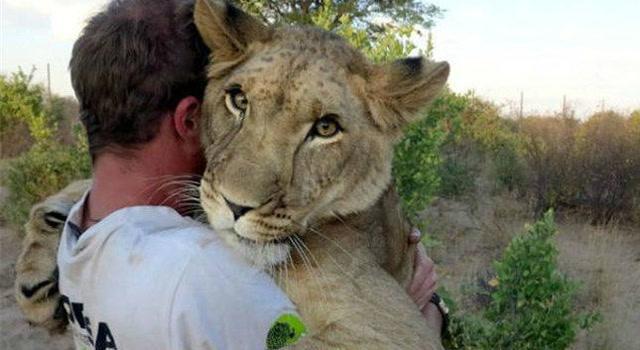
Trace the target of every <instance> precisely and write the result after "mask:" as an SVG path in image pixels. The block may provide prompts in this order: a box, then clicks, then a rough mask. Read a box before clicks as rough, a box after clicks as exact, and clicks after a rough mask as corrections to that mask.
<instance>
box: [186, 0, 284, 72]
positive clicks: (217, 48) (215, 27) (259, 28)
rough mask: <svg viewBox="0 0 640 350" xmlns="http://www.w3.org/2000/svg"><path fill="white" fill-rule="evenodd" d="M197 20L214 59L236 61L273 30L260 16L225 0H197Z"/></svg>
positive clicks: (195, 15)
mask: <svg viewBox="0 0 640 350" xmlns="http://www.w3.org/2000/svg"><path fill="white" fill-rule="evenodd" d="M194 20H195V23H196V27H197V28H198V32H200V36H201V37H202V39H203V41H204V42H205V44H206V45H207V46H208V47H209V48H210V49H211V52H212V55H213V60H214V62H215V61H222V62H227V61H233V60H235V59H236V58H238V57H240V56H241V55H242V54H243V53H244V52H245V51H246V49H247V47H248V46H249V44H251V43H252V42H256V41H262V40H266V39H267V38H268V37H269V36H270V33H271V29H270V28H269V27H267V26H266V25H264V24H263V23H262V22H260V21H259V20H258V19H256V18H254V17H252V16H251V15H249V14H247V13H245V12H244V11H242V10H240V9H239V8H237V7H235V6H234V5H233V4H231V3H229V2H227V1H223V0H197V1H196V5H195V10H194Z"/></svg>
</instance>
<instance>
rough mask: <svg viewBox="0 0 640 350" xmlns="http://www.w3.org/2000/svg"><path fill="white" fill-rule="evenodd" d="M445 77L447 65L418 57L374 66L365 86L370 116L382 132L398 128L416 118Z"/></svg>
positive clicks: (440, 86) (447, 74) (421, 115)
mask: <svg viewBox="0 0 640 350" xmlns="http://www.w3.org/2000/svg"><path fill="white" fill-rule="evenodd" d="M448 77H449V64H448V63H447V62H433V61H429V60H427V59H424V58H422V57H416V58H406V59H402V60H397V61H394V62H392V63H389V64H385V65H380V66H376V67H374V69H373V72H372V74H371V76H370V77H369V84H368V87H367V96H368V100H369V107H370V108H371V117H372V118H373V120H374V122H375V123H376V124H377V125H378V126H379V127H381V128H382V129H384V130H393V129H398V128H402V127H404V126H406V125H407V124H409V123H411V122H414V121H416V120H418V119H420V118H421V117H423V116H424V115H423V114H421V112H422V110H423V109H424V108H425V107H426V106H427V105H428V104H429V102H431V101H432V100H433V99H434V98H435V97H436V96H437V95H438V93H439V92H440V90H442V88H443V87H444V85H445V83H446V82H447V78H448Z"/></svg>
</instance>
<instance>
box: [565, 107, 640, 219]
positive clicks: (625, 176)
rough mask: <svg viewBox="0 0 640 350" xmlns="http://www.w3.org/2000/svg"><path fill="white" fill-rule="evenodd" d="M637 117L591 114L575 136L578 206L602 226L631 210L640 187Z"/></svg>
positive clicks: (639, 142) (639, 134)
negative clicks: (587, 211) (588, 212)
mask: <svg viewBox="0 0 640 350" xmlns="http://www.w3.org/2000/svg"><path fill="white" fill-rule="evenodd" d="M636 119H637V117H636V118H630V119H625V118H624V117H623V116H621V115H619V114H616V113H614V112H604V113H598V114H595V115H593V116H592V117H591V118H589V120H587V121H586V122H584V123H583V124H582V125H581V126H580V128H579V130H578V133H577V137H576V158H577V162H578V166H577V169H576V170H577V171H576V174H577V176H578V183H579V186H580V187H579V192H578V194H577V198H576V201H577V204H579V205H581V206H584V207H587V208H588V209H589V211H590V213H591V216H592V218H593V220H594V221H595V222H597V223H605V222H608V221H609V220H611V219H612V218H613V217H614V216H615V215H620V214H624V213H627V212H629V211H630V210H631V209H632V208H633V205H634V203H633V201H634V192H636V191H637V189H638V187H639V186H640V133H639V132H638V131H637V129H636V128H637V126H636V125H635V123H637V120H636Z"/></svg>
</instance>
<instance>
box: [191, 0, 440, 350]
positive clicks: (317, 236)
mask: <svg viewBox="0 0 640 350" xmlns="http://www.w3.org/2000/svg"><path fill="white" fill-rule="evenodd" d="M194 18H195V23H196V26H197V28H198V30H199V32H200V34H201V36H202V38H203V40H204V42H205V44H206V45H207V46H208V47H209V48H210V49H211V52H212V55H211V64H210V66H209V67H208V71H207V74H208V78H209V82H208V86H207V89H206V92H205V99H204V102H203V106H202V113H203V123H202V125H201V130H202V133H201V138H202V140H203V145H204V146H205V155H206V161H207V167H206V170H205V172H204V175H203V178H202V181H201V185H200V203H201V205H202V208H203V209H204V211H205V212H206V214H207V217H208V220H209V223H210V224H211V226H212V227H213V228H214V230H215V231H216V232H218V234H220V235H221V236H222V237H223V238H224V239H225V241H226V242H227V243H228V244H229V246H231V247H232V248H233V249H235V250H237V251H238V252H240V253H241V254H242V255H243V256H244V257H245V258H246V259H247V260H249V261H251V262H252V263H253V264H255V265H257V266H259V267H261V268H264V269H266V270H272V271H273V275H274V277H275V278H276V281H277V282H278V284H279V285H280V286H281V287H282V288H283V290H284V291H285V292H286V293H287V295H288V296H289V297H290V298H291V300H292V301H293V302H294V304H295V305H296V306H297V308H298V310H299V312H300V314H301V316H302V318H303V320H304V321H305V322H306V323H307V325H308V328H309V335H308V336H307V337H306V338H305V339H304V340H303V341H302V342H301V343H300V344H299V347H300V348H304V349H309V348H312V349H333V348H344V349H435V348H439V347H440V345H439V344H438V341H437V339H438V337H437V336H436V335H435V334H434V332H433V331H432V330H430V329H429V328H428V327H427V325H426V322H425V320H424V318H423V317H422V316H421V314H420V313H419V311H418V310H417V308H416V307H415V305H414V304H413V303H412V302H411V300H410V299H409V297H408V295H407V294H406V293H405V291H404V289H403V287H402V285H403V284H406V283H407V281H408V277H409V275H410V274H409V273H408V272H410V271H411V267H412V258H413V251H410V250H409V249H408V248H407V243H406V242H407V239H406V237H407V235H406V232H407V231H406V227H405V226H406V223H405V222H404V220H403V219H402V217H401V214H400V213H399V212H398V211H399V207H398V200H397V197H396V196H394V193H393V191H392V189H390V187H392V176H391V165H392V158H393V149H394V145H395V143H396V142H397V141H398V140H400V138H401V137H402V135H403V129H404V127H405V126H407V125H408V124H409V123H410V122H412V121H415V120H417V119H419V118H420V117H422V116H424V114H423V113H420V112H421V111H422V110H423V109H424V107H426V106H427V104H428V103H429V102H431V101H432V100H433V99H434V98H435V97H436V96H437V94H438V93H439V92H440V90H441V89H442V87H443V86H444V84H445V83H446V80H447V78H448V75H449V65H448V64H447V63H446V62H441V63H437V62H432V61H428V60H426V59H424V58H422V57H417V58H407V59H402V60H398V61H395V62H391V63H387V64H374V63H372V62H370V61H368V60H367V59H366V58H365V57H364V56H363V55H362V54H361V53H360V52H359V51H358V50H356V49H354V48H353V47H351V46H350V45H348V44H347V43H346V41H345V40H344V39H343V38H341V37H340V36H338V35H336V34H333V33H330V32H328V31H324V30H321V29H318V28H314V27H305V26H289V27H273V26H267V25H264V24H263V23H262V22H260V21H258V20H257V19H255V18H253V17H252V16H250V15H248V14H246V13H244V12H243V11H242V10H240V9H238V8H236V7H235V6H233V5H231V4H230V3H228V2H225V1H217V0H198V1H197V2H196V6H195V12H194ZM390 202H391V203H395V206H393V204H392V206H389V204H390ZM384 210H388V211H391V213H392V215H396V218H393V219H391V220H390V222H391V223H392V224H393V223H396V224H398V225H399V226H400V227H390V228H387V227H385V229H388V231H387V230H385V231H380V230H379V229H376V225H377V224H379V223H380V221H381V220H380V219H379V218H380V215H382V216H383V217H384V216H385V215H384V214H381V211H384ZM384 226H385V225H383V227H384ZM402 228H405V231H404V232H402ZM390 235H391V236H390ZM393 235H395V236H393ZM381 242H384V243H381ZM381 247H384V249H381ZM385 266H386V267H387V270H386V271H385V269H384V268H383V267H385ZM389 272H390V273H391V274H390V273H389ZM394 277H395V279H394ZM398 282H400V283H398Z"/></svg>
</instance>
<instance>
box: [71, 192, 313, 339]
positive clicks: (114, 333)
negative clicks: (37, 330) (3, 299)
mask: <svg viewBox="0 0 640 350" xmlns="http://www.w3.org/2000/svg"><path fill="white" fill-rule="evenodd" d="M85 198H86V195H85ZM83 203H84V199H83V200H82V201H80V203H78V204H76V205H75V206H74V207H73V209H72V211H71V213H70V215H69V219H68V221H67V223H66V225H65V228H64V231H63V233H62V239H61V241H60V249H59V251H58V267H59V273H60V275H59V278H60V280H59V283H60V291H61V294H62V295H63V306H64V308H65V310H66V312H67V315H68V318H69V321H70V326H71V329H72V331H73V335H74V340H75V343H76V348H77V349H82V350H84V349H96V350H103V349H120V350H122V349H124V350H129V349H133V350H136V349H143V350H144V349H153V350H162V349H218V350H225V349H251V350H254V349H267V348H269V349H272V348H273V349H276V348H279V347H280V346H283V345H286V344H290V343H291V342H295V341H297V340H298V339H299V337H300V336H301V335H303V334H304V326H303V325H302V324H301V323H299V320H298V319H297V317H296V311H295V308H294V306H293V304H292V303H291V301H290V300H289V299H288V298H287V296H286V295H285V294H284V293H283V292H282V291H281V290H280V289H279V288H278V286H277V285H276V284H275V283H274V281H273V280H272V279H271V278H270V277H269V276H268V275H267V274H265V273H264V272H262V271H260V270H257V269H255V268H253V267H251V266H250V265H248V264H247V263H246V262H245V261H244V260H242V258H240V257H239V256H237V255H235V253H234V252H233V251H232V250H231V249H229V248H228V247H227V246H225V245H224V244H223V242H222V240H221V239H220V238H218V236H217V235H216V234H215V233H214V232H213V231H211V229H210V228H209V227H208V226H205V225H203V224H201V223H199V222H197V221H194V220H192V219H189V218H186V217H183V216H180V215H179V214H178V213H177V212H176V211H174V210H173V209H171V208H169V207H160V206H141V207H129V208H124V209H120V210H118V211H116V212H114V213H112V214H111V215H109V216H108V217H106V218H104V219H103V220H102V221H100V222H99V223H97V224H96V225H94V226H92V227H91V228H89V229H88V230H87V231H85V232H83V233H82V234H81V235H80V233H79V230H78V224H79V223H80V221H81V218H82V208H83ZM283 325H284V331H285V333H282V332H280V331H282V330H283ZM276 326H277V327H276ZM274 331H275V333H276V334H274V333H273V332H274ZM274 336H275V338H274ZM283 336H284V337H285V338H287V337H288V338H287V339H284V341H283ZM268 342H269V344H270V345H269V346H267V343H268ZM274 344H275V345H274Z"/></svg>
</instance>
